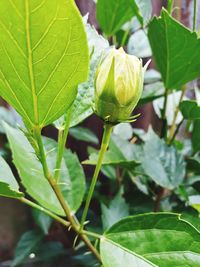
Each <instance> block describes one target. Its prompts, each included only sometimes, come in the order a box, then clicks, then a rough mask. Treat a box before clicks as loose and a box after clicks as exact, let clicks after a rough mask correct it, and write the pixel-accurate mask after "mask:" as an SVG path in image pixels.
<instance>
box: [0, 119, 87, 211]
mask: <svg viewBox="0 0 200 267" xmlns="http://www.w3.org/2000/svg"><path fill="white" fill-rule="evenodd" d="M4 128H5V130H6V134H7V137H8V140H9V143H10V147H11V150H12V156H13V160H14V164H15V166H16V168H17V170H18V173H19V176H20V178H21V182H22V184H23V185H24V187H25V188H26V191H27V193H28V194H29V195H30V196H31V197H32V198H34V199H35V200H36V201H37V202H39V203H40V205H42V206H44V207H45V208H46V209H49V210H51V211H53V212H55V213H56V214H58V215H64V212H63V209H62V207H61V205H60V203H59V202H58V199H57V197H56V196H55V193H54V192H53V190H52V188H51V186H50V185H49V183H48V181H47V180H46V178H45V177H44V175H43V170H42V166H41V164H40V162H39V161H38V159H37V157H36V155H35V153H34V150H33V148H32V146H31V145H30V143H29V142H28V140H27V139H26V137H25V136H24V134H23V133H22V132H21V131H19V130H17V129H13V128H11V127H10V126H8V125H6V124H5V123H4ZM44 143H45V150H46V154H47V163H48V167H49V169H50V171H51V172H52V173H53V171H54V168H55V162H56V147H57V143H56V142H55V141H53V140H50V139H46V138H45V139H44ZM59 185H60V188H61V191H62V193H63V195H64V197H65V199H66V200H67V202H68V204H69V206H70V209H71V211H72V212H75V211H76V210H77V209H78V208H79V206H80V204H81V202H82V199H83V196H84V192H85V177H84V172H83V169H82V167H81V165H80V163H79V161H78V158H77V156H76V155H75V154H72V153H71V151H69V150H65V151H64V159H63V162H62V166H61V179H60V182H59Z"/></svg>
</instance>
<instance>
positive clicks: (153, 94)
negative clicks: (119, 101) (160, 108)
mask: <svg viewBox="0 0 200 267" xmlns="http://www.w3.org/2000/svg"><path fill="white" fill-rule="evenodd" d="M164 90H165V89H164V84H163V83H162V82H155V83H152V84H148V85H145V87H144V90H143V93H142V97H141V99H140V100H139V105H140V106H141V105H144V104H146V103H148V102H152V101H153V100H155V99H157V98H160V97H162V96H163V94H164Z"/></svg>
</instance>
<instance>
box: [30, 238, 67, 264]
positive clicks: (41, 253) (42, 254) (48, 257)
mask: <svg viewBox="0 0 200 267" xmlns="http://www.w3.org/2000/svg"><path fill="white" fill-rule="evenodd" d="M35 255H36V260H38V261H40V262H41V261H44V262H50V261H53V260H55V259H57V258H59V257H62V256H63V255H66V248H64V246H63V244H61V243H60V242H57V241H51V242H48V243H43V244H41V245H40V247H39V248H36V250H35Z"/></svg>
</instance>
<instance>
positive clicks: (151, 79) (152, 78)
mask: <svg viewBox="0 0 200 267" xmlns="http://www.w3.org/2000/svg"><path fill="white" fill-rule="evenodd" d="M160 80H161V75H160V73H159V72H158V71H157V70H154V69H149V70H147V71H145V74H144V83H156V82H158V81H160Z"/></svg>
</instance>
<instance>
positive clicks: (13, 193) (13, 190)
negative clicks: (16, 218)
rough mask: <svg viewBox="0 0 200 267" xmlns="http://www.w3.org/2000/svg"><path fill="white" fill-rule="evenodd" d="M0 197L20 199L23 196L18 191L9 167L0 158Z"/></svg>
mask: <svg viewBox="0 0 200 267" xmlns="http://www.w3.org/2000/svg"><path fill="white" fill-rule="evenodd" d="M0 196H4V197H11V198H22V197H23V196H24V194H23V193H22V192H20V191H19V185H18V183H17V181H16V180H15V177H14V175H13V173H12V171H11V169H10V167H9V165H8V164H7V163H6V161H5V160H4V159H3V158H2V157H0Z"/></svg>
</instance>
